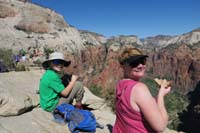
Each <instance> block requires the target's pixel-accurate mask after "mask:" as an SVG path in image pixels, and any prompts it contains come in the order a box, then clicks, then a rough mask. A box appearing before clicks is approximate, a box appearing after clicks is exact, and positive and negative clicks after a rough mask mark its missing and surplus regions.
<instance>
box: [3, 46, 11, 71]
mask: <svg viewBox="0 0 200 133" xmlns="http://www.w3.org/2000/svg"><path fill="white" fill-rule="evenodd" d="M0 60H3V62H4V63H5V65H6V67H8V69H13V68H14V62H13V52H12V50H11V49H1V48H0Z"/></svg>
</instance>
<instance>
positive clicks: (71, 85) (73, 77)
mask: <svg viewBox="0 0 200 133" xmlns="http://www.w3.org/2000/svg"><path fill="white" fill-rule="evenodd" d="M77 79H78V76H76V75H72V78H71V81H70V82H69V84H68V85H67V86H66V87H65V89H64V90H63V91H61V95H62V96H68V94H69V93H70V91H71V90H72V89H73V86H74V84H75V83H76V81H77Z"/></svg>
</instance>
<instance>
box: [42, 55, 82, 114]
mask: <svg viewBox="0 0 200 133" xmlns="http://www.w3.org/2000/svg"><path fill="white" fill-rule="evenodd" d="M70 63H71V61H66V60H65V59H64V55H63V54H62V53H58V52H54V53H52V54H50V56H49V59H48V60H46V61H44V62H43V63H42V66H43V67H44V69H45V70H46V72H45V73H44V74H43V76H42V78H41V80H40V88H39V94H40V105H41V107H42V108H43V109H44V110H45V111H48V112H52V111H53V110H54V109H55V107H56V106H57V105H58V104H61V103H64V102H66V103H72V102H73V99H76V107H77V108H82V106H81V101H82V99H83V95H84V90H83V85H82V84H81V83H80V82H78V81H77V79H78V76H76V75H72V76H71V79H70V82H69V83H68V84H66V86H64V84H63V83H62V80H61V77H60V75H59V74H60V73H61V72H62V71H63V67H67V66H69V65H70ZM66 82H67V81H66Z"/></svg>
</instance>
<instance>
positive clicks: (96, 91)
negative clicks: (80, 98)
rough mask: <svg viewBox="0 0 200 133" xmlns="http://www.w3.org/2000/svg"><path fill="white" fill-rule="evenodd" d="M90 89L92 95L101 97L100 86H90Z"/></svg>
mask: <svg viewBox="0 0 200 133" xmlns="http://www.w3.org/2000/svg"><path fill="white" fill-rule="evenodd" d="M90 91H91V92H92V93H93V94H94V95H96V96H98V97H101V98H102V88H101V87H99V86H93V87H91V89H90Z"/></svg>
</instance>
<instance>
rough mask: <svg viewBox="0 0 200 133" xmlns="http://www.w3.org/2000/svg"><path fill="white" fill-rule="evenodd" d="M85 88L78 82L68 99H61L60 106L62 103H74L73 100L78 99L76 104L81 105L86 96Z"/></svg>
mask: <svg viewBox="0 0 200 133" xmlns="http://www.w3.org/2000/svg"><path fill="white" fill-rule="evenodd" d="M84 92H85V91H84V88H83V85H82V83H81V82H80V81H76V83H75V85H74V87H73V89H72V90H71V92H70V93H69V95H68V96H67V97H61V98H60V100H59V104H61V103H72V102H73V99H76V103H80V104H81V101H82V99H83V96H84Z"/></svg>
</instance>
